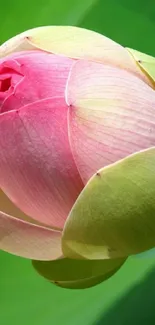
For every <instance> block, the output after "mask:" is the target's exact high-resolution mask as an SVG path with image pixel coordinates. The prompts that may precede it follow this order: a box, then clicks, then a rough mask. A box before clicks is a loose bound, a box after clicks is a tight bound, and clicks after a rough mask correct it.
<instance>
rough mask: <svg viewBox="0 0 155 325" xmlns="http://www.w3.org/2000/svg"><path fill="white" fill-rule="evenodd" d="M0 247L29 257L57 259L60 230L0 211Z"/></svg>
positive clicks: (58, 255)
mask: <svg viewBox="0 0 155 325" xmlns="http://www.w3.org/2000/svg"><path fill="white" fill-rule="evenodd" d="M0 249H2V250H4V251H6V252H9V253H12V254H15V255H18V256H22V257H26V258H31V259H37V260H53V259H57V258H59V257H61V255H62V251H61V232H59V231H55V230H52V229H49V228H46V227H41V226H38V225H35V224H32V223H29V222H27V221H23V220H20V219H17V218H14V217H12V216H9V215H7V214H5V213H3V212H1V211H0Z"/></svg>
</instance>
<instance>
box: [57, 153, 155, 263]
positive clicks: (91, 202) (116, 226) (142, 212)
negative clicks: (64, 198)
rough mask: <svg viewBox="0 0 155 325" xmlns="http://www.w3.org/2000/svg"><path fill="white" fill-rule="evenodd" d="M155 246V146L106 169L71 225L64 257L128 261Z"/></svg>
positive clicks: (93, 180)
mask: <svg viewBox="0 0 155 325" xmlns="http://www.w3.org/2000/svg"><path fill="white" fill-rule="evenodd" d="M154 246H155V147H153V148H150V149H147V150H144V151H141V152H139V153H136V154H134V155H131V156H128V157H127V158H125V159H123V160H121V161H119V162H117V163H115V164H113V165H110V166H108V167H105V168H103V169H101V170H100V171H99V172H98V173H96V174H95V175H94V176H93V177H92V178H91V179H90V181H89V182H88V183H87V185H86V187H85V188H84V190H83V191H82V192H81V194H80V196H79V197H78V199H77V201H76V202H75V204H74V206H73V208H72V210H71V212H70V215H69V217H68V219H67V221H66V224H65V227H64V231H63V237H62V249H63V254H64V255H65V256H67V257H70V258H74V257H77V256H78V255H79V256H80V255H81V258H88V259H104V258H116V257H125V256H129V255H131V254H136V253H140V252H142V251H145V250H147V249H150V248H152V247H154Z"/></svg>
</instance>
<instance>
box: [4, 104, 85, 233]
mask: <svg viewBox="0 0 155 325" xmlns="http://www.w3.org/2000/svg"><path fill="white" fill-rule="evenodd" d="M67 110H68V107H67V105H66V103H65V102H64V99H63V98H48V99H45V100H42V101H39V102H36V103H33V104H30V105H27V106H25V107H23V108H22V109H20V110H19V111H18V110H16V111H10V112H7V113H4V114H1V115H0V187H1V188H2V190H3V191H4V192H5V193H6V194H7V196H8V197H9V198H10V199H11V200H12V201H13V202H14V203H15V204H16V205H17V206H18V207H19V208H20V209H21V210H23V211H24V212H25V213H26V214H28V215H29V216H30V217H32V218H34V219H36V220H38V221H39V222H42V223H44V224H48V225H51V226H53V227H58V228H62V227H63V225H64V222H65V219H66V218H67V215H68V213H69V212H70V209H71V207H72V205H73V204H74V202H75V200H76V198H77V197H78V195H79V193H80V192H81V190H82V188H83V183H82V181H81V178H80V176H79V174H78V171H77V169H76V166H75V163H74V160H73V157H72V154H71V151H70V146H69V141H68V127H67Z"/></svg>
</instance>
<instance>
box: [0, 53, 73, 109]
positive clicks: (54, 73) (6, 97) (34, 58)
mask: <svg viewBox="0 0 155 325" xmlns="http://www.w3.org/2000/svg"><path fill="white" fill-rule="evenodd" d="M73 62H74V61H73V60H72V59H69V58H65V57H60V56H58V55H53V54H50V53H46V52H42V51H30V52H25V55H24V54H23V53H22V55H20V53H19V54H18V53H16V55H15V54H13V55H12V56H9V57H6V58H4V59H3V60H2V59H1V60H0V80H1V79H2V78H3V79H4V78H5V77H7V75H5V72H6V69H7V72H8V74H9V75H10V76H11V77H12V79H11V89H9V91H7V92H1V91H0V106H2V107H1V109H0V111H1V112H5V111H10V110H12V109H18V108H20V107H21V106H24V105H26V104H29V103H32V102H34V101H37V100H41V99H44V98H46V97H53V96H63V94H64V91H65V86H66V81H67V78H68V74H69V71H70V68H71V66H72V64H73ZM4 66H5V70H4ZM2 68H3V69H2ZM19 74H20V76H22V79H21V80H20V82H17V83H16V84H15V82H14V81H15V80H14V79H15V77H14V75H19ZM16 79H17V78H16ZM2 99H3V102H2Z"/></svg>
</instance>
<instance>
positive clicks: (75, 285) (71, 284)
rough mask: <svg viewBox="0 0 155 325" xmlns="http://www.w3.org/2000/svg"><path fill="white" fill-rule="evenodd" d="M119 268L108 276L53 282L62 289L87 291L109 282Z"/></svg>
mask: <svg viewBox="0 0 155 325" xmlns="http://www.w3.org/2000/svg"><path fill="white" fill-rule="evenodd" d="M117 270H118V268H117V269H115V270H113V271H111V272H109V273H107V274H106V275H105V274H104V275H98V276H94V277H91V278H85V279H82V280H78V281H58V282H53V283H54V284H55V285H57V286H58V287H62V288H65V289H87V288H91V287H94V286H96V285H97V284H100V283H101V282H103V281H105V280H107V279H108V278H110V277H111V276H112V275H114V274H115V273H116V272H117Z"/></svg>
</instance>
